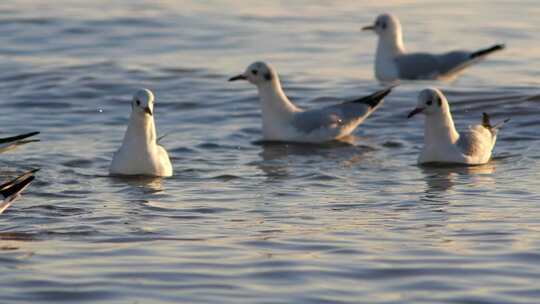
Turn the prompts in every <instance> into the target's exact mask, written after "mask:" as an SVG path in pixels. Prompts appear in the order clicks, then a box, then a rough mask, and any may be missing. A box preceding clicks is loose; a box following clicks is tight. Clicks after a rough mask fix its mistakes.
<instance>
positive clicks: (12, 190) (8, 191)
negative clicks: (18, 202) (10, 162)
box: [0, 175, 35, 198]
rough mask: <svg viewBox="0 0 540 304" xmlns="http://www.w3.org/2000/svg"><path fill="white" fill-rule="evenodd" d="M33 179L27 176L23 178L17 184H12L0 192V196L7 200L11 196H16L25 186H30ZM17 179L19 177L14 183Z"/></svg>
mask: <svg viewBox="0 0 540 304" xmlns="http://www.w3.org/2000/svg"><path fill="white" fill-rule="evenodd" d="M34 178H35V176H33V175H28V176H26V177H24V178H23V179H22V180H20V181H19V182H18V183H14V184H12V185H10V186H9V187H6V188H4V189H2V190H0V194H2V196H3V197H4V198H8V197H11V196H13V195H16V194H18V193H19V192H21V191H22V190H23V189H24V188H26V186H28V184H30V183H31V182H32V181H33V180H34ZM18 179H20V177H17V178H16V179H15V180H14V181H17V180H18ZM14 181H13V182H14Z"/></svg>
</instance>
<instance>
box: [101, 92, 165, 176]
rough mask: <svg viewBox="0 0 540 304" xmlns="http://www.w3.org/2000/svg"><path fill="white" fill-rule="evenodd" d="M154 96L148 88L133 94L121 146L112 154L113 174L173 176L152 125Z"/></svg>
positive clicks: (110, 170) (110, 169) (111, 167)
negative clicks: (129, 114)
mask: <svg viewBox="0 0 540 304" xmlns="http://www.w3.org/2000/svg"><path fill="white" fill-rule="evenodd" d="M153 113H154V94H153V93H152V92H151V91H150V90H148V89H141V90H139V91H137V93H135V95H134V96H133V100H132V102H131V116H130V117H129V122H128V127H127V130H126V134H125V135H124V140H123V142H122V146H121V147H120V149H119V150H118V151H116V152H115V153H114V156H113V159H112V162H111V166H110V168H109V172H110V174H112V175H148V176H157V177H167V176H172V174H173V171H172V165H171V161H170V159H169V154H168V153H167V151H166V150H165V148H163V147H162V146H160V145H159V144H158V142H157V137H156V126H155V124H154V116H153Z"/></svg>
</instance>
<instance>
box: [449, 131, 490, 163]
mask: <svg viewBox="0 0 540 304" xmlns="http://www.w3.org/2000/svg"><path fill="white" fill-rule="evenodd" d="M495 140H496V134H494V133H492V132H491V131H490V130H489V129H487V128H486V127H484V126H482V125H475V126H473V127H470V128H469V130H468V131H467V132H463V133H461V134H460V136H459V139H458V141H457V143H456V145H457V146H458V147H459V149H460V151H461V152H462V153H463V154H464V155H467V156H469V157H475V158H476V157H478V158H482V157H483V156H484V155H486V154H491V151H492V150H493V146H494V145H495Z"/></svg>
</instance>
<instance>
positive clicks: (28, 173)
mask: <svg viewBox="0 0 540 304" xmlns="http://www.w3.org/2000/svg"><path fill="white" fill-rule="evenodd" d="M39 170H41V169H40V168H36V169H32V170H28V171H26V172H24V173H23V174H21V175H19V176H18V177H16V178H14V179H12V180H10V181H7V182H5V183H3V184H0V193H1V192H2V191H3V190H4V189H8V188H9V187H11V186H12V185H13V184H16V183H18V182H19V181H22V180H23V179H25V178H27V177H28V176H31V175H33V174H34V173H36V172H38V171H39Z"/></svg>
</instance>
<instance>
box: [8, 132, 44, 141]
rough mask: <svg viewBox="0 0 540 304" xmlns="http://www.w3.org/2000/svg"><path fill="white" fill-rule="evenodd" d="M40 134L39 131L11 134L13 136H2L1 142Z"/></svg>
mask: <svg viewBox="0 0 540 304" xmlns="http://www.w3.org/2000/svg"><path fill="white" fill-rule="evenodd" d="M38 134H39V132H30V133H25V134H20V135H16V136H11V137H4V138H0V144H4V143H9V142H12V141H17V140H21V139H25V138H28V137H31V136H35V135H38Z"/></svg>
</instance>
